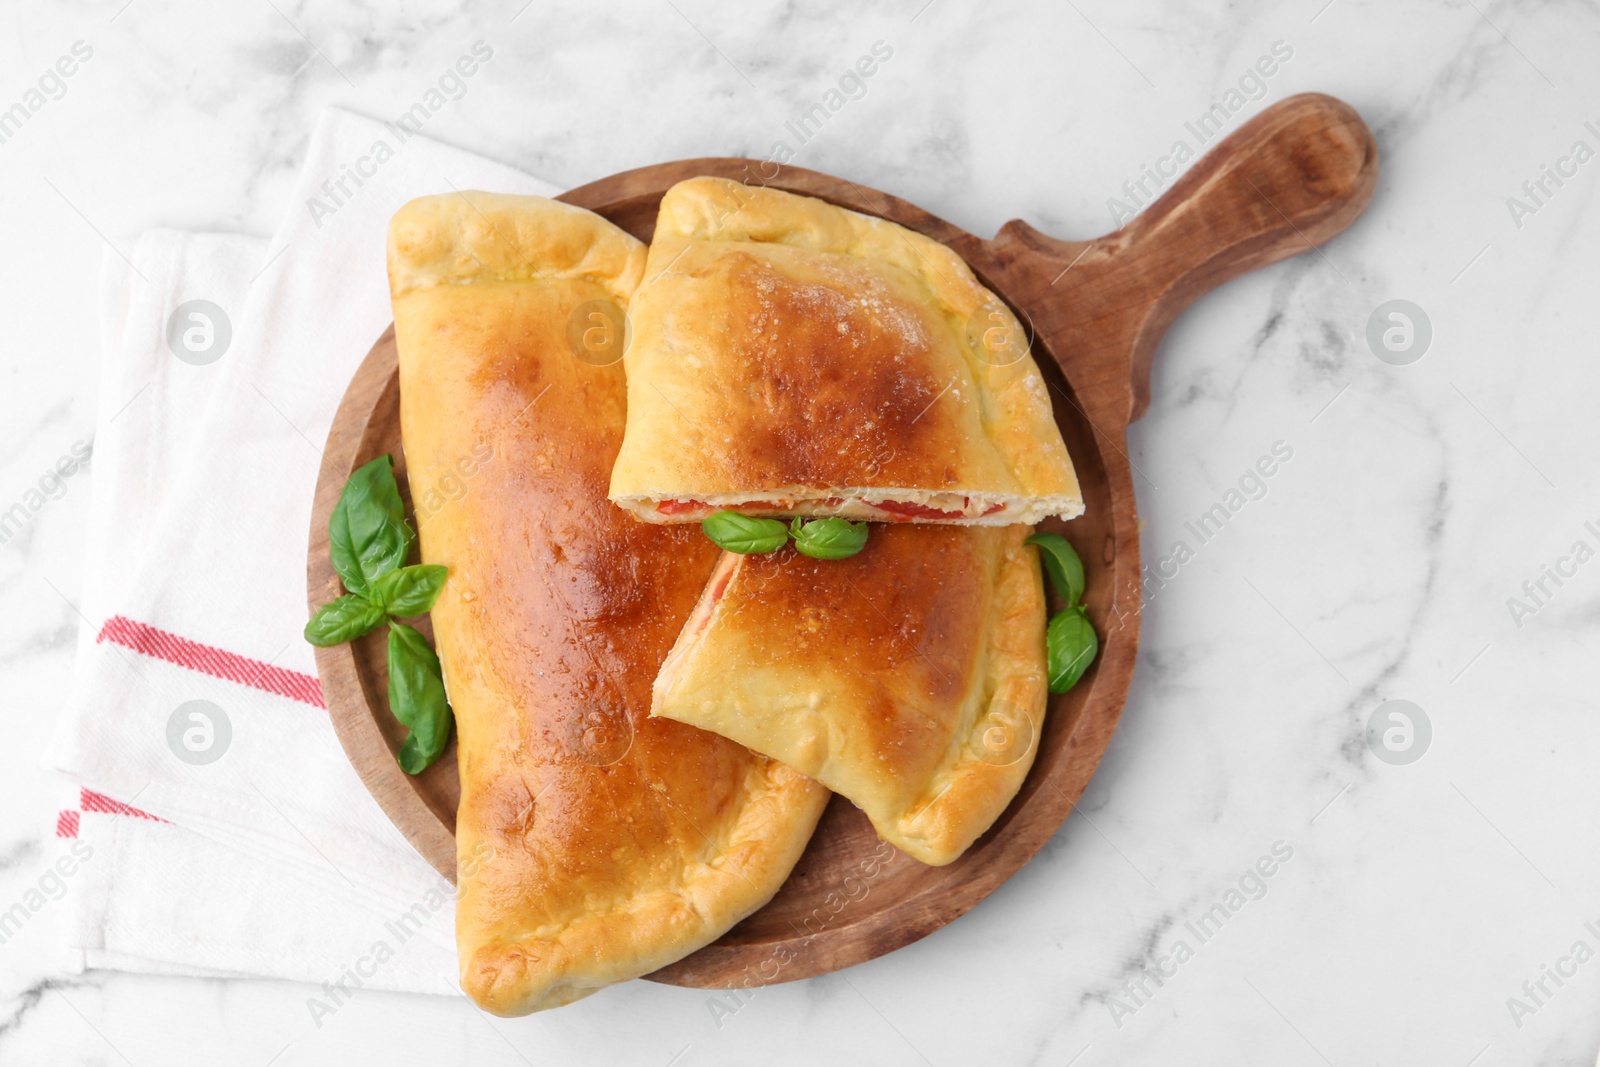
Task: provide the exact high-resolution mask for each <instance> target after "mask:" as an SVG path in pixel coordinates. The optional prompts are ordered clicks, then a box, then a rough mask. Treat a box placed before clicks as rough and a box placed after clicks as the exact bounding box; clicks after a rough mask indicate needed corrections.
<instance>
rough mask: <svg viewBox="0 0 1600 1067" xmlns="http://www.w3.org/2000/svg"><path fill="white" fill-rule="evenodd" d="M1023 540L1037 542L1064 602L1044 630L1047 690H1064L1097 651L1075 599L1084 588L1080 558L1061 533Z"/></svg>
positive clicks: (1091, 627) (1074, 682) (1097, 640)
mask: <svg viewBox="0 0 1600 1067" xmlns="http://www.w3.org/2000/svg"><path fill="white" fill-rule="evenodd" d="M1026 543H1027V544H1030V545H1038V546H1039V558H1040V561H1041V562H1042V563H1043V564H1044V570H1045V573H1046V574H1048V575H1049V576H1050V583H1051V584H1052V585H1054V586H1055V588H1056V592H1057V593H1060V594H1061V599H1063V600H1065V601H1066V602H1067V607H1066V610H1065V611H1061V612H1057V613H1056V616H1055V617H1054V618H1053V619H1051V620H1050V625H1049V626H1047V627H1046V628H1045V632H1044V644H1045V654H1046V657H1047V659H1048V661H1049V671H1050V692H1052V693H1065V692H1066V691H1067V690H1069V689H1071V688H1072V687H1073V686H1075V685H1077V684H1078V679H1079V678H1082V677H1083V672H1084V671H1086V670H1088V669H1089V664H1091V663H1093V662H1094V658H1095V656H1097V655H1099V654H1100V638H1099V637H1098V636H1096V634H1095V632H1094V625H1093V624H1092V623H1090V622H1089V615H1088V612H1087V611H1086V610H1085V608H1084V606H1083V605H1082V604H1080V603H1079V602H1078V600H1079V598H1080V597H1081V596H1083V589H1084V581H1083V561H1082V560H1080V559H1079V558H1078V553H1077V552H1076V551H1075V550H1074V549H1073V547H1072V545H1071V544H1070V543H1068V541H1067V539H1066V538H1065V537H1062V536H1061V535H1060V534H1053V533H1036V534H1034V535H1033V536H1032V537H1030V538H1028V540H1027V542H1026Z"/></svg>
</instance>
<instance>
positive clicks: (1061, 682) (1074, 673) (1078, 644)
mask: <svg viewBox="0 0 1600 1067" xmlns="http://www.w3.org/2000/svg"><path fill="white" fill-rule="evenodd" d="M1044 643H1045V651H1046V652H1047V654H1048V658H1049V665H1050V692H1052V693H1065V692H1066V691H1067V690H1068V689H1071V688H1072V687H1073V686H1075V685H1077V684H1078V679H1079V678H1082V677H1083V672H1084V671H1086V670H1088V669H1089V664H1091V663H1093V662H1094V658H1095V656H1096V655H1098V654H1099V652H1100V639H1099V638H1098V637H1096V636H1095V632H1094V626H1093V625H1092V624H1091V623H1090V622H1089V619H1088V616H1086V615H1085V614H1084V610H1083V605H1082V604H1079V605H1078V606H1077V607H1073V608H1068V609H1067V610H1066V611H1063V612H1061V613H1060V614H1059V615H1057V616H1056V617H1055V618H1053V619H1051V620H1050V625H1049V626H1048V627H1046V628H1045V633H1044Z"/></svg>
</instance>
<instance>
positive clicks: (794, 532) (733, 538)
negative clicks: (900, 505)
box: [700, 511, 867, 559]
mask: <svg viewBox="0 0 1600 1067" xmlns="http://www.w3.org/2000/svg"><path fill="white" fill-rule="evenodd" d="M700 529H701V530H702V531H704V533H705V535H706V536H707V537H709V538H710V539H711V541H712V543H714V544H715V545H716V546H717V547H718V548H721V549H724V550H726V551H728V552H737V553H739V554H740V555H745V556H748V555H750V554H752V553H756V552H776V551H777V550H778V549H780V548H782V547H783V546H784V544H786V543H787V542H788V540H789V538H791V537H792V538H794V547H795V548H796V549H798V550H799V551H800V552H801V553H802V554H804V555H807V556H810V557H811V558H812V559H848V558H849V557H851V556H853V555H855V554H856V553H857V552H860V551H861V550H862V549H863V548H865V547H867V524H866V523H864V522H850V521H848V520H846V519H841V518H838V517H837V516H829V517H828V518H823V519H811V520H806V519H801V518H796V519H795V520H794V521H792V522H791V523H789V525H788V526H785V525H784V524H783V523H782V522H780V521H779V520H777V519H758V518H755V517H753V516H750V515H741V514H740V513H739V512H737V511H718V512H714V513H712V514H710V515H707V516H706V517H705V518H704V519H702V520H701V522H700Z"/></svg>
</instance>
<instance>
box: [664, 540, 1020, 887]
mask: <svg viewBox="0 0 1600 1067" xmlns="http://www.w3.org/2000/svg"><path fill="white" fill-rule="evenodd" d="M1030 532H1031V531H1030V528H1029V527H1026V526H1009V527H1001V528H992V527H982V528H974V527H970V526H969V527H958V526H948V525H946V526H941V525H933V524H929V525H920V524H915V525H914V524H903V525H897V526H878V527H874V528H873V531H872V536H871V537H870V538H868V540H867V545H866V548H865V549H863V550H862V551H861V552H860V553H859V554H858V555H855V556H852V557H850V558H848V559H842V560H824V561H819V560H814V559H809V558H807V557H805V556H803V555H801V554H799V553H798V552H796V551H794V549H792V548H783V549H780V550H778V551H777V552H773V553H771V554H768V555H749V556H740V555H735V554H733V553H727V554H725V555H724V556H723V557H722V560H721V562H720V563H719V564H718V566H717V570H716V573H715V574H714V575H713V576H712V579H711V582H710V584H709V585H708V586H707V587H706V591H705V594H704V595H703V596H702V597H701V599H700V603H699V605H698V606H697V607H696V608H695V611H694V614H693V615H692V616H691V617H690V619H689V621H688V623H687V624H686V625H685V627H684V630H683V634H682V636H680V637H679V638H678V641H677V644H676V645H675V646H674V647H673V650H672V653H671V654H670V655H669V656H668V657H667V661H666V663H665V664H663V665H662V668H661V674H660V675H659V676H658V677H657V679H656V684H655V693H654V704H653V712H654V714H656V715H658V716H664V717H666V718H670V719H676V720H678V721H680V722H685V723H690V724H692V725H695V726H699V727H702V728H704V729H706V730H713V731H715V732H717V733H719V734H721V735H722V736H724V737H728V738H731V739H733V740H735V741H738V742H739V743H740V744H743V745H747V746H749V747H750V748H751V749H753V750H754V751H756V752H761V753H764V754H766V755H768V756H772V757H774V758H776V759H779V760H782V761H783V762H784V763H786V764H788V765H789V766H791V767H793V768H795V769H796V770H798V771H800V772H802V773H804V774H806V775H809V776H810V777H812V778H815V779H817V780H818V781H820V782H822V783H823V784H824V785H826V786H827V787H828V788H830V789H832V790H834V791H835V792H838V793H842V794H843V795H844V796H846V797H848V798H849V799H850V800H852V801H854V802H855V804H856V805H857V806H858V807H860V808H861V809H862V810H863V811H865V812H866V814H867V817H868V818H870V819H871V820H872V824H873V826H874V827H875V828H876V829H877V831H878V834H879V835H880V836H881V837H882V838H883V839H884V840H886V841H888V842H889V843H890V844H893V845H894V846H896V847H897V848H899V849H900V850H901V851H903V852H906V853H908V854H909V855H911V856H912V857H914V858H916V859H919V860H921V861H922V862H924V863H930V864H945V863H949V862H951V861H952V860H954V859H956V857H958V856H960V855H961V853H962V852H963V851H965V849H966V848H967V846H968V845H970V844H971V843H972V842H973V841H974V840H975V839H976V838H977V837H978V836H979V835H980V834H982V833H983V832H984V831H985V830H987V829H988V828H989V826H990V824H991V823H993V822H994V820H995V819H996V818H997V817H998V816H999V815H1000V813H1001V812H1002V811H1004V810H1005V808H1006V805H1007V804H1008V803H1010V801H1011V798H1012V797H1013V796H1015V795H1016V792H1017V790H1018V788H1020V786H1021V784H1022V780H1023V778H1024V777H1026V776H1027V773H1028V768H1029V767H1030V766H1031V765H1032V764H1033V757H1034V753H1035V752H1036V750H1037V747H1038V741H1039V736H1040V730H1041V728H1042V726H1043V723H1044V712H1045V701H1046V691H1047V675H1046V667H1045V647H1044V614H1045V605H1044V589H1043V584H1042V581H1041V578H1040V573H1039V559H1038V555H1037V550H1036V549H1035V548H1034V547H1033V546H1032V545H1028V544H1025V543H1024V541H1025V539H1026V537H1027V536H1028V534H1029V533H1030Z"/></svg>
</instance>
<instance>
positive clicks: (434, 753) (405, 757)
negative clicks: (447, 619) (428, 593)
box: [389, 622, 451, 774]
mask: <svg viewBox="0 0 1600 1067" xmlns="http://www.w3.org/2000/svg"><path fill="white" fill-rule="evenodd" d="M389 710H390V711H391V712H393V713H394V717H395V718H396V719H398V720H400V724H401V725H402V726H405V727H408V728H409V729H410V730H411V733H410V735H409V736H407V737H406V740H405V743H404V744H402V745H401V746H400V756H399V760H400V769H401V770H403V771H405V772H406V773H407V774H421V773H422V772H423V771H424V770H426V769H427V768H428V766H429V765H430V764H432V763H433V761H434V760H436V759H438V758H439V753H441V752H443V751H444V746H445V744H446V743H448V742H449V740H450V723H451V717H450V704H449V702H448V701H447V700H446V699H445V693H444V676H443V674H442V673H441V672H440V670H439V657H438V656H436V655H434V653H433V649H431V648H429V647H428V642H427V641H425V640H423V638H422V635H421V634H419V633H417V631H415V630H413V629H412V628H411V627H409V626H406V625H404V624H403V623H398V622H390V623H389Z"/></svg>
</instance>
